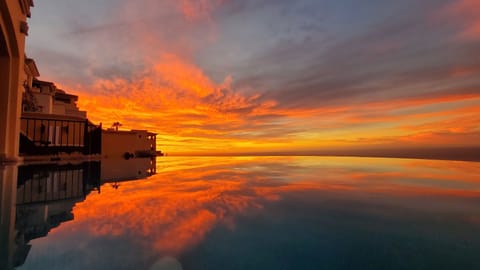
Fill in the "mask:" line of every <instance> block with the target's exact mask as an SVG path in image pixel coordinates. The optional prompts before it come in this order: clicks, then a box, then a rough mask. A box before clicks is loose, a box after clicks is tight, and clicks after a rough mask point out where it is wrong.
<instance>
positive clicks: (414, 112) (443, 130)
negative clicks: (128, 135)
mask: <svg viewBox="0 0 480 270" xmlns="http://www.w3.org/2000/svg"><path fill="white" fill-rule="evenodd" d="M412 7H414V8H412ZM478 9H480V4H479V2H478V1H475V0H458V1H453V0H452V1H448V0H445V1H431V0H427V1H422V3H418V1H413V0H411V1H410V0H408V1H402V2H396V1H384V2H382V3H375V4H374V3H370V4H361V5H360V4H359V3H356V2H354V1H353V2H352V1H344V3H343V4H341V3H338V1H328V0H327V1H322V2H319V1H309V0H304V1H294V2H291V1H266V2H265V3H263V4H259V3H256V2H255V1H235V0H211V1H208V0H207V1H192V0H182V1H173V0H168V1H160V2H159V1H153V0H141V1H136V2H135V3H132V2H131V1H126V0H122V1H105V2H103V3H101V4H98V5H96V6H93V5H91V4H87V3H80V2H78V1H65V2H64V3H62V4H54V3H53V2H51V1H44V2H42V3H39V4H38V5H37V6H36V7H35V16H33V17H32V20H31V35H30V36H29V38H28V40H27V45H28V47H27V54H28V56H29V57H32V58H34V59H35V60H36V62H37V64H38V66H39V68H40V73H41V74H42V76H41V77H40V78H41V79H44V80H51V81H54V82H55V83H56V84H57V85H59V86H61V87H62V88H64V89H65V90H66V91H68V92H70V93H73V94H77V95H79V102H78V104H79V107H80V108H81V109H82V110H86V111H87V112H88V118H89V119H90V120H91V121H93V122H95V123H100V122H101V123H103V125H104V126H105V127H108V126H109V125H111V124H112V123H113V122H117V121H118V122H120V123H122V124H123V127H124V128H127V129H148V130H149V131H152V132H156V133H158V134H159V135H158V148H159V149H160V150H162V151H164V152H167V153H175V152H177V153H178V152H188V153H225V152H269V151H309V150H325V149H327V150H331V149H358V148H370V149H377V148H398V149H402V148H405V147H411V148H435V147H478V146H480V125H479V123H480V79H479V78H480V64H479V63H480V62H479V61H480V58H479V56H478V55H480V48H479V47H478V42H479V41H480V15H479V13H478V12H476V11H475V10H478ZM404 11H405V12H406V11H408V15H406V14H405V13H404ZM74 13H75V14H74ZM373 14H375V16H372V15H373ZM60 22H62V23H60ZM52 40H54V42H53V44H52Z"/></svg>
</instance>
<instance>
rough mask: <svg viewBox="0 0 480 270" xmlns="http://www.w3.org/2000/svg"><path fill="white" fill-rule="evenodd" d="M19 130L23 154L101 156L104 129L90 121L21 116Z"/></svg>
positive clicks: (46, 116) (56, 117)
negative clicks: (102, 130)
mask: <svg viewBox="0 0 480 270" xmlns="http://www.w3.org/2000/svg"><path fill="white" fill-rule="evenodd" d="M20 130H21V132H20V133H21V134H20V154H21V155H52V154H59V153H73V152H79V153H83V154H99V153H100V151H101V126H96V125H93V124H91V123H90V122H89V121H88V120H87V119H75V118H68V117H59V116H54V115H51V116H49V115H42V116H38V115H35V116H22V117H21V128H20Z"/></svg>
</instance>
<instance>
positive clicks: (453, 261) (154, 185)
mask: <svg viewBox="0 0 480 270" xmlns="http://www.w3.org/2000/svg"><path fill="white" fill-rule="evenodd" d="M127 162H129V161H127ZM109 164H110V165H109ZM115 164H118V165H115ZM152 165H155V163H154V162H153V163H148V162H147V163H141V162H138V163H128V164H127V163H115V162H110V163H109V162H105V163H103V162H102V164H97V165H88V168H90V169H91V168H99V169H98V170H97V169H93V170H88V169H85V167H82V168H79V167H76V168H72V167H70V169H69V170H70V172H69V173H68V174H65V173H63V172H56V173H52V172H50V173H45V172H43V173H42V172H37V173H31V172H29V173H28V174H25V173H23V172H21V170H20V169H19V173H18V174H19V178H20V176H22V175H29V177H28V178H29V179H31V180H29V181H30V182H31V183H30V184H28V183H27V182H28V181H23V182H22V180H19V183H18V186H16V187H17V194H18V195H17V199H16V200H17V202H20V201H22V202H25V204H26V205H25V206H30V204H31V202H35V203H34V204H33V205H36V204H40V205H42V206H41V207H40V208H38V209H37V210H35V211H33V210H30V208H28V207H27V208H25V211H23V212H22V214H19V213H20V212H19V209H21V208H22V207H23V206H24V205H22V204H23V203H19V204H17V211H16V213H17V221H16V224H15V228H16V230H17V231H18V232H22V235H24V236H23V237H24V239H25V241H24V243H25V244H24V245H20V246H22V247H25V246H27V245H32V248H31V250H30V251H29V252H28V251H27V253H29V256H28V258H27V259H26V261H25V263H24V264H23V266H22V267H21V269H182V268H183V269H278V268H280V269H282V268H283V269H321V268H326V269H352V268H367V269H423V268H435V269H452V268H456V269H476V268H478V267H480V265H479V262H478V261H477V260H475V259H474V258H476V256H477V251H478V250H480V235H479V234H478V231H479V226H480V222H479V220H480V215H479V214H478V213H480V166H479V165H478V163H469V162H450V161H428V160H424V161H421V160H407V159H405V160H402V159H374V158H319V157H304V158H300V157H242V158H224V157H222V158H172V157H169V158H162V159H160V160H159V162H158V163H157V164H156V168H153V167H152ZM82 166H86V165H82ZM95 166H96V167H95ZM155 170H156V173H157V174H155V175H153V176H151V177H149V178H146V179H144V180H141V181H123V180H125V177H122V175H126V176H128V177H127V178H128V179H130V180H133V179H139V178H142V177H145V176H149V175H151V174H152V173H155ZM57 171H58V170H57ZM80 171H81V172H82V173H80ZM87 171H88V175H87V177H84V175H85V173H86V172H87ZM92 171H93V172H92ZM95 171H97V173H95ZM47 175H48V177H47ZM54 175H69V177H66V179H69V180H68V181H70V182H68V183H67V182H62V181H63V180H62V181H60V182H58V184H57V185H55V184H54V179H56V178H55V176H54ZM79 175H83V176H82V177H80V176H79ZM22 177H23V176H22ZM39 179H43V180H39ZM48 179H51V180H50V182H49V181H48ZM66 179H65V180H66ZM75 179H76V180H75ZM79 179H83V180H82V181H83V182H82V183H83V184H84V186H83V188H82V189H81V190H82V191H81V192H80V189H79V186H78V183H79ZM97 180H98V181H97ZM35 181H37V182H38V183H36V184H35ZM42 181H43V182H42ZM22 183H23V184H22ZM41 183H44V184H41ZM64 183H67V184H64ZM105 183H106V184H105ZM27 185H29V186H27ZM48 185H50V186H52V188H51V189H50V190H57V193H58V195H53V193H52V194H51V195H48V194H49V193H48V192H47V193H46V194H44V193H45V191H46V190H49V189H48ZM40 186H42V188H40ZM53 187H58V188H60V189H58V188H57V189H55V188H53ZM74 187H76V188H77V189H75V188H74ZM28 190H33V191H39V190H41V191H42V192H43V193H40V194H37V195H35V196H33V197H32V196H30V197H29V196H26V195H24V194H31V193H32V192H31V191H28ZM67 190H72V191H71V192H70V191H68V192H69V193H68V192H67ZM73 190H77V191H78V192H74V191H73ZM91 191H101V192H100V193H99V192H91ZM29 192H30V193H29ZM82 192H83V193H82ZM66 194H69V195H70V197H69V198H68V199H67V197H68V196H67V197H62V196H64V195H66ZM87 194H88V196H87V197H86V199H84V198H85V197H84V196H86V195H87ZM78 195H81V196H80V197H78ZM55 196H56V197H55ZM82 196H83V197H82ZM25 198H27V199H25ZM51 198H61V199H60V201H61V206H56V207H53V205H54V203H58V202H57V201H51V200H50V199H51ZM39 202H40V203H39ZM46 205H48V207H45V206H46ZM2 206H3V205H2ZM42 207H43V208H42ZM44 209H47V210H48V211H49V212H48V213H46V212H45V210H44ZM2 213H3V208H2ZM19 216H21V217H23V218H21V220H19V218H18V217H19ZM73 216H74V217H75V218H74V220H73V221H70V222H66V223H62V225H61V226H58V224H59V223H61V222H64V221H66V220H71V218H73ZM40 217H41V218H40ZM2 228H3V227H2ZM32 228H35V229H32ZM52 228H55V229H52ZM49 230H50V233H49V234H48V237H43V238H36V237H35V236H43V235H45V234H46V233H45V232H48V231H49ZM2 231H3V230H2ZM32 236H33V237H32ZM35 238H36V239H35ZM32 239H34V240H32ZM15 241H17V242H16V243H22V242H21V241H20V242H19V241H18V240H15ZM26 249H28V248H22V249H18V248H17V249H16V250H20V251H16V252H15V253H16V254H20V255H21V256H20V255H16V256H17V257H15V256H14V257H15V260H13V261H15V262H16V263H17V264H18V262H19V261H20V262H22V260H24V257H25V254H26V252H25V251H24V250H26ZM22 250H23V253H22ZM22 254H23V255H22ZM22 256H23V257H22ZM17 258H20V259H17ZM20 264H21V263H20Z"/></svg>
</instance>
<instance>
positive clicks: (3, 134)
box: [0, 0, 33, 162]
mask: <svg viewBox="0 0 480 270" xmlns="http://www.w3.org/2000/svg"><path fill="white" fill-rule="evenodd" d="M30 7H33V0H2V1H0V161H2V162H4V161H16V160H17V158H18V149H19V134H20V121H19V118H20V113H21V109H22V93H23V91H24V87H23V84H24V81H23V76H22V74H23V72H24V61H25V37H26V36H27V35H28V24H27V17H30V15H31V14H30Z"/></svg>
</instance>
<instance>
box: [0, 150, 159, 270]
mask: <svg viewBox="0 0 480 270" xmlns="http://www.w3.org/2000/svg"><path fill="white" fill-rule="evenodd" d="M117 166H124V167H126V168H127V169H124V168H123V169H118V168H117ZM0 172H2V177H1V179H0V182H1V183H2V190H1V191H2V193H1V194H2V200H1V202H2V216H1V221H2V228H1V230H2V231H1V236H2V238H1V241H2V242H1V243H2V250H1V253H2V257H1V258H0V259H1V261H0V265H1V269H11V268H13V267H18V266H21V265H23V264H24V262H25V260H26V259H27V256H28V254H29V251H30V249H31V244H30V242H31V241H32V240H34V239H37V238H41V237H45V236H47V235H48V233H49V232H50V231H51V230H52V229H54V228H56V227H58V226H60V224H62V223H64V222H67V221H71V220H73V219H74V214H73V208H74V206H75V205H76V204H77V203H79V202H81V201H84V200H85V198H86V196H87V195H88V194H89V193H90V192H92V191H97V192H98V193H100V187H101V185H102V184H104V183H114V184H116V183H118V182H121V181H128V180H135V179H142V178H145V177H148V176H150V175H153V174H154V173H155V159H132V160H130V161H129V163H128V164H127V163H125V160H118V161H117V162H115V160H113V161H112V160H104V161H102V162H99V161H95V162H84V163H79V164H70V163H69V164H37V165H24V166H18V167H17V166H9V167H0ZM15 188H16V190H15ZM117 188H118V185H117Z"/></svg>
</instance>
